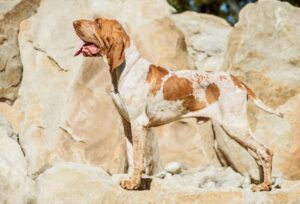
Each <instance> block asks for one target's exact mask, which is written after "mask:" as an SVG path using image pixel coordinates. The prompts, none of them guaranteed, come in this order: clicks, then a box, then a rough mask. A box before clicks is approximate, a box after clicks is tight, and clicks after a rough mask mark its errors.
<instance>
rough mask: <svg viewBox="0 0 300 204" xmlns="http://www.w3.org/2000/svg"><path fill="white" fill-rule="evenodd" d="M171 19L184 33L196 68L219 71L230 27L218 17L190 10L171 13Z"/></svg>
mask: <svg viewBox="0 0 300 204" xmlns="http://www.w3.org/2000/svg"><path fill="white" fill-rule="evenodd" d="M171 19H172V20H173V21H174V23H175V25H176V26H177V27H178V28H179V30H181V31H182V32H183V33H184V36H185V41H186V44H187V50H188V53H189V56H190V57H191V58H192V61H193V63H194V66H195V67H196V69H198V70H202V71H205V70H210V71H219V70H220V69H221V68H222V65H223V61H224V55H225V51H226V47H227V41H228V34H229V32H230V31H231V30H232V27H231V26H230V25H229V24H228V23H227V22H226V21H225V20H224V19H222V18H220V17H217V16H214V15H209V14H202V13H195V12H191V11H186V12H183V13H180V14H176V15H172V16H171Z"/></svg>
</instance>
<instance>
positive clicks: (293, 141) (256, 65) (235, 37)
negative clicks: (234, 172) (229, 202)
mask: <svg viewBox="0 0 300 204" xmlns="http://www.w3.org/2000/svg"><path fill="white" fill-rule="evenodd" d="M299 19H300V9H299V8H296V7H293V6H291V5H290V4H288V3H284V2H280V1H274V0H272V1H259V2H258V3H256V4H249V5H247V6H246V7H245V8H244V9H243V10H242V11H241V13H240V20H239V22H238V24H237V25H236V26H235V27H234V29H233V30H232V32H231V33H230V36H229V42H228V48H227V51H226V57H225V63H224V65H223V69H224V70H226V71H229V72H231V73H234V74H235V75H237V76H238V77H239V78H240V79H242V80H243V81H244V82H245V83H246V84H247V85H248V86H249V87H250V88H252V89H253V91H254V92H255V93H256V94H257V96H258V97H259V98H261V99H262V100H263V101H264V102H265V103H266V104H268V105H269V106H271V107H273V108H278V110H280V111H281V112H283V113H284V114H285V117H284V118H283V119H281V118H278V117H276V116H274V115H270V114H268V113H265V112H263V111H260V110H258V109H257V108H255V109H254V108H253V106H251V111H250V113H249V117H250V122H251V127H252V129H253V131H254V133H255V134H256V136H257V138H258V139H259V140H261V141H262V142H264V144H266V145H268V146H270V147H271V149H273V151H274V161H273V163H274V172H275V173H279V172H282V173H283V174H284V176H286V177H288V178H293V179H299V178H300V157H299V154H300V143H299V141H300V140H299V138H300V132H299V121H300V114H299V113H300V109H299V103H300V100H299V99H300V98H299V93H300V80H299V79H300V61H299V59H300V42H299V40H298V39H299V38H300V21H299ZM257 22H259V23H257ZM227 149H228V151H232V148H231V147H228V148H227ZM240 159H242V158H240ZM233 163H234V162H233ZM246 163H247V161H246ZM235 166H237V165H235Z"/></svg>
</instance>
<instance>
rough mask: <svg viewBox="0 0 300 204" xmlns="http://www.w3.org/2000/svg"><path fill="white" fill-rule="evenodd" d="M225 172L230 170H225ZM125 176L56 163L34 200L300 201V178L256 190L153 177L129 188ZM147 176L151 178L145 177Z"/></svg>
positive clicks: (132, 203)
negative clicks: (121, 182)
mask: <svg viewBox="0 0 300 204" xmlns="http://www.w3.org/2000/svg"><path fill="white" fill-rule="evenodd" d="M209 171H211V169H209ZM225 171H228V170H226V169H225ZM123 176H124V175H113V176H110V175H108V174H107V173H106V172H105V171H104V170H103V169H101V168H97V167H90V166H87V165H82V164H76V163H64V164H59V165H55V166H54V167H52V168H50V169H48V170H46V171H45V172H44V173H42V174H41V175H40V176H39V177H38V178H37V179H36V188H37V194H36V196H37V197H36V199H35V200H34V201H32V203H43V204H47V203H51V204H55V203H72V204H77V203H80V204H84V203H89V204H93V203H95V204H96V203H109V204H114V203H116V204H120V203H130V204H135V203H137V204H140V203H201V204H203V203H209V204H211V203H213V204H218V203H222V204H226V203H230V204H235V203H247V204H248V203H249V204H250V203H251V204H256V203H257V204H261V203H268V204H269V203H270V204H272V203H299V202H300V181H284V180H282V181H281V189H276V188H275V189H274V190H272V191H271V192H258V193H254V192H251V190H250V188H248V186H246V187H245V188H241V187H240V188H239V187H230V186H227V187H214V188H209V189H206V188H194V187H187V186H182V187H181V188H180V187H178V186H177V187H174V188H173V187H172V186H171V185H169V186H168V185H166V183H165V182H166V181H165V179H162V178H157V177H152V178H151V179H152V182H151V185H148V187H149V188H150V189H149V190H139V191H127V190H124V189H122V188H121V187H120V186H119V185H118V180H119V179H120V178H121V177H123ZM172 176H174V175H172ZM225 177H226V175H225ZM147 179H150V178H145V179H144V180H147ZM195 180H197V178H195ZM146 183H147V182H146Z"/></svg>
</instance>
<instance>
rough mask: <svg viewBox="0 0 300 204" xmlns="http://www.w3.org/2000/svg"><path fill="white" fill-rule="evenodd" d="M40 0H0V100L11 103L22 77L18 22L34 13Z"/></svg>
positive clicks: (15, 96)
mask: <svg viewBox="0 0 300 204" xmlns="http://www.w3.org/2000/svg"><path fill="white" fill-rule="evenodd" d="M39 2H40V0H10V1H1V2H0V56H1V58H0V101H1V102H7V103H12V102H13V101H14V100H15V99H16V98H17V94H18V89H19V86H20V83H21V79H22V63H21V60H20V51H19V47H18V31H19V24H20V22H21V21H23V20H24V19H26V18H28V17H29V16H31V15H32V14H34V13H35V11H36V8H37V7H38V6H39Z"/></svg>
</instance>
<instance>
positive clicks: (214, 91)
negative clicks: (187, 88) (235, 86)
mask: <svg viewBox="0 0 300 204" xmlns="http://www.w3.org/2000/svg"><path fill="white" fill-rule="evenodd" d="M205 96H206V100H207V102H208V103H209V104H211V103H214V102H216V101H217V100H218V99H219V97H220V89H219V87H218V86H217V84H215V83H211V84H209V85H208V86H207V87H206V89H205Z"/></svg>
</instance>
